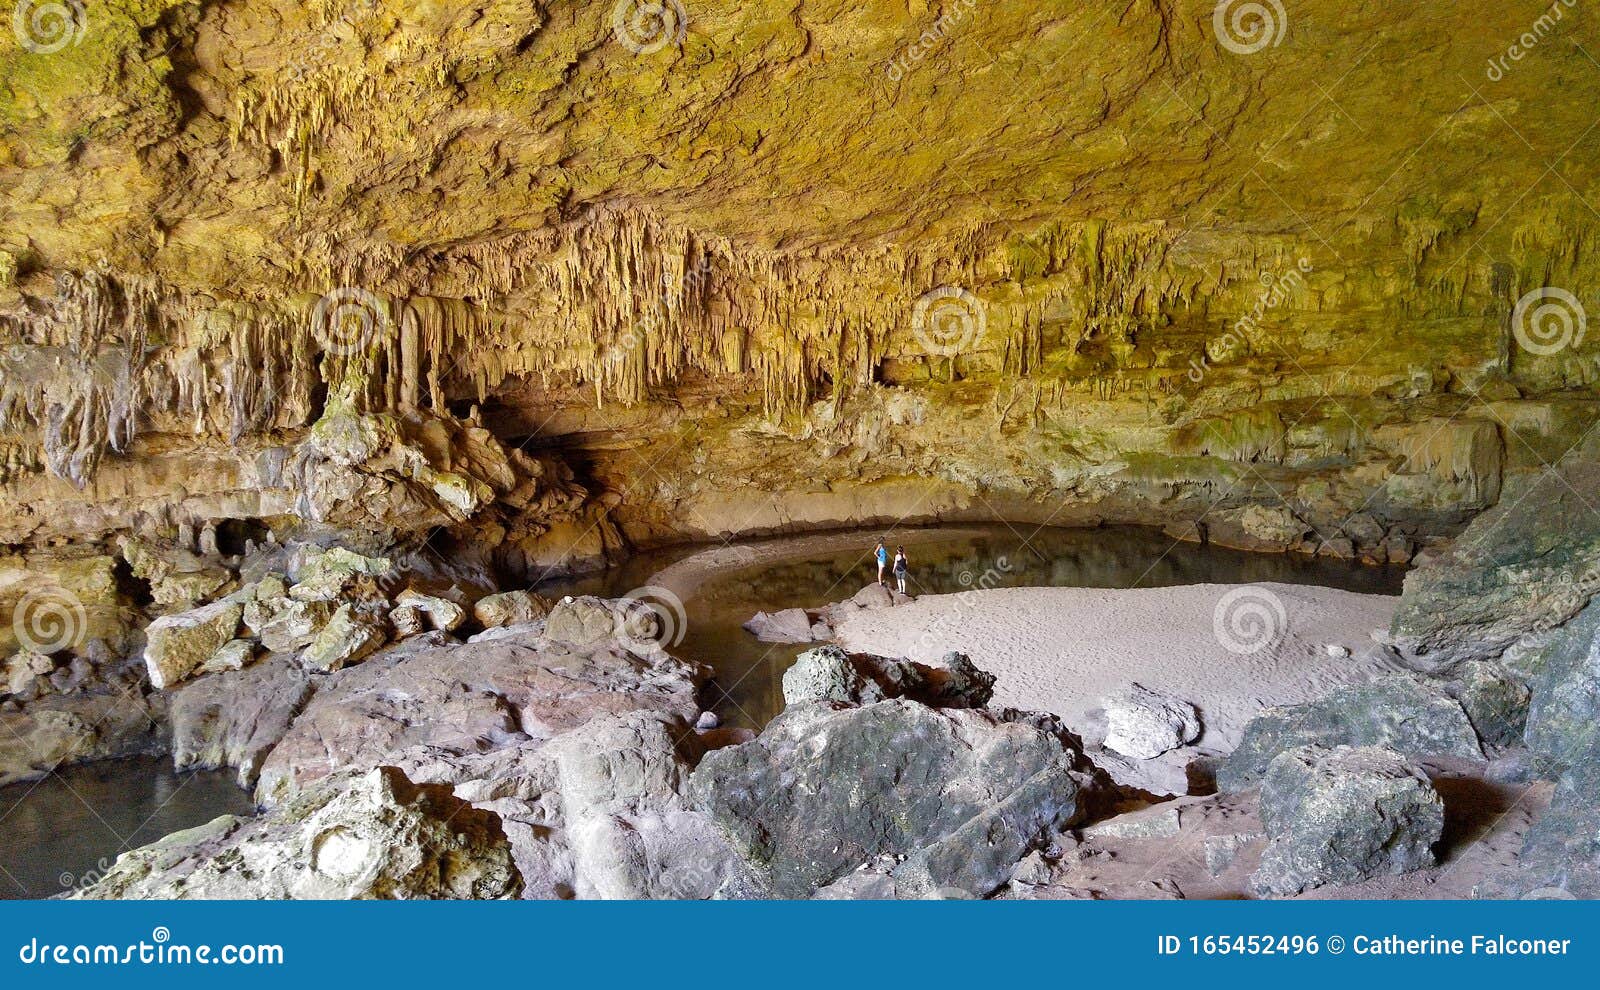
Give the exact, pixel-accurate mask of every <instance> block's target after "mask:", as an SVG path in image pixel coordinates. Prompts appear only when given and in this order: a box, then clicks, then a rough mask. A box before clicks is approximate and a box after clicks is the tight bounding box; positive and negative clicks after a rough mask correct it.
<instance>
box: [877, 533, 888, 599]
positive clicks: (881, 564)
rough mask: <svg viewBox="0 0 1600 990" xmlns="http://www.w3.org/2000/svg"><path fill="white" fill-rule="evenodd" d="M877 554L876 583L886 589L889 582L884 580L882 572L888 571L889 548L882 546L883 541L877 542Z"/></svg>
mask: <svg viewBox="0 0 1600 990" xmlns="http://www.w3.org/2000/svg"><path fill="white" fill-rule="evenodd" d="M877 553H878V583H879V584H881V585H883V586H884V587H885V588H887V587H888V586H889V582H888V581H886V580H884V572H885V571H887V570H888V569H889V548H888V547H886V546H884V545H883V541H882V540H879V541H878V551H877Z"/></svg>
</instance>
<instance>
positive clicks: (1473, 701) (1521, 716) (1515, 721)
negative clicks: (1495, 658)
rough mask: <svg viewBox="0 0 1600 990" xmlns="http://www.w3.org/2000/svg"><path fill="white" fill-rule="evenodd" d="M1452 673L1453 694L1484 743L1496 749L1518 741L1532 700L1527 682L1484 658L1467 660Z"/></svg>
mask: <svg viewBox="0 0 1600 990" xmlns="http://www.w3.org/2000/svg"><path fill="white" fill-rule="evenodd" d="M1455 673H1456V680H1455V682H1454V684H1453V685H1452V688H1453V692H1454V694H1455V698H1456V700H1457V701H1459V702H1461V707H1462V708H1463V709H1464V710H1465V711H1466V713H1467V718H1469V719H1470V720H1471V721H1472V727H1473V728H1474V729H1476V730H1477V732H1478V738H1479V739H1480V740H1482V742H1483V744H1484V746H1486V747H1490V748H1493V749H1497V750H1498V749H1504V748H1505V747H1507V746H1514V745H1516V744H1518V743H1520V742H1521V741H1522V736H1523V732H1524V731H1525V730H1526V729H1527V725H1528V705H1529V702H1530V701H1531V700H1532V693H1531V692H1530V691H1529V690H1528V685H1527V683H1526V682H1524V681H1523V680H1522V678H1520V677H1517V676H1515V675H1513V674H1510V673H1508V672H1506V671H1505V670H1504V669H1502V668H1501V667H1500V666H1499V665H1498V664H1494V663H1489V662H1487V661H1483V660H1468V661H1467V662H1465V663H1463V664H1461V666H1460V667H1458V668H1457V669H1456V672H1455Z"/></svg>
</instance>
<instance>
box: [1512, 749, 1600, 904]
mask: <svg viewBox="0 0 1600 990" xmlns="http://www.w3.org/2000/svg"><path fill="white" fill-rule="evenodd" d="M1517 866H1518V870H1517V871H1516V873H1515V874H1513V875H1512V876H1511V877H1510V878H1508V879H1509V886H1510V889H1509V891H1507V893H1510V894H1512V895H1514V896H1519V897H1546V898H1552V897H1561V898H1564V897H1581V898H1586V899H1592V898H1597V897H1600V768H1596V767H1595V765H1594V764H1593V763H1592V762H1580V763H1575V764H1573V765H1571V766H1569V767H1568V768H1567V770H1566V771H1565V772H1563V773H1562V775H1561V777H1560V779H1559V780H1557V781H1556V788H1555V792H1554V793H1553V794H1552V795H1551V797H1550V805H1549V807H1548V808H1546V809H1545V811H1544V814H1542V815H1540V816H1539V820H1538V821H1536V822H1534V824H1533V827H1532V828H1531V829H1529V830H1528V837H1527V839H1526V840H1525V841H1524V843H1523V847H1522V854H1521V855H1520V856H1518V858H1517Z"/></svg>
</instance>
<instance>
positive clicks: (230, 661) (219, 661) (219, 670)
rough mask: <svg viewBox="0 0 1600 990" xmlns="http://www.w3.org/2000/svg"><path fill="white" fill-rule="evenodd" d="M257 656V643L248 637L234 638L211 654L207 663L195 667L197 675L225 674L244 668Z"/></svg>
mask: <svg viewBox="0 0 1600 990" xmlns="http://www.w3.org/2000/svg"><path fill="white" fill-rule="evenodd" d="M255 658H256V644H255V643H254V642H252V641H250V640H248V639H233V640H229V641H228V642H226V643H223V644H222V646H221V647H220V648H219V649H218V650H217V652H215V653H213V654H211V656H210V657H209V658H208V659H207V660H206V662H205V663H203V664H201V665H200V666H199V667H197V668H195V675H196V676H202V677H203V676H204V675H206V674H223V673H227V672H228V671H231V670H243V669H244V668H245V667H247V666H249V665H250V664H251V662H253V661H254V660H255Z"/></svg>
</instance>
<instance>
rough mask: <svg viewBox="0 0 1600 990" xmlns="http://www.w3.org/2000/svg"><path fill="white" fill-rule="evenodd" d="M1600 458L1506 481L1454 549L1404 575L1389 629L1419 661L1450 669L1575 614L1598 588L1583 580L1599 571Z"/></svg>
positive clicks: (1499, 650) (1573, 461)
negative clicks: (1593, 502)
mask: <svg viewBox="0 0 1600 990" xmlns="http://www.w3.org/2000/svg"><path fill="white" fill-rule="evenodd" d="M1597 490H1600V462H1597V460H1596V459H1595V458H1593V457H1577V456H1574V457H1570V458H1567V459H1565V460H1563V461H1562V462H1561V465H1560V467H1559V468H1558V469H1557V470H1553V471H1540V472H1538V473H1537V474H1534V475H1533V476H1532V477H1530V478H1524V479H1521V480H1520V481H1519V482H1518V483H1517V484H1516V486H1515V487H1513V486H1511V485H1508V486H1507V490H1506V492H1505V496H1504V498H1503V499H1502V500H1501V502H1500V504H1499V505H1497V506H1495V507H1494V508H1492V509H1490V510H1488V511H1487V512H1484V513H1483V514H1482V515H1480V516H1478V517H1477V518H1476V519H1474V520H1473V521H1472V524H1471V525H1470V526H1468V527H1467V529H1466V530H1465V531H1464V532H1463V533H1462V534H1461V536H1460V537H1458V538H1457V539H1456V540H1455V541H1454V542H1453V543H1452V544H1451V545H1450V547H1449V548H1447V549H1445V550H1443V551H1439V552H1435V553H1431V554H1429V555H1428V557H1427V558H1426V559H1424V560H1422V561H1420V562H1419V564H1418V566H1417V568H1416V569H1415V570H1413V571H1412V572H1411V573H1410V574H1408V575H1407V576H1406V585H1405V595H1404V597H1403V599H1402V601H1401V603H1400V608H1399V611H1398V612H1396V614H1395V619H1394V625H1393V629H1392V633H1393V639H1394V643H1395V646H1396V648H1397V649H1399V650H1400V652H1401V653H1402V654H1403V655H1404V656H1405V657H1406V658H1407V659H1408V660H1409V661H1410V662H1411V663H1413V664H1414V665H1416V666H1417V667H1418V669H1423V670H1428V671H1434V672H1437V671H1445V670H1449V669H1452V668H1454V667H1455V666H1456V665H1458V664H1460V663H1463V662H1465V661H1467V660H1492V659H1495V658H1496V657H1498V656H1500V655H1501V654H1502V653H1503V652H1505V650H1506V648H1507V647H1509V646H1511V645H1512V644H1513V643H1516V642H1517V641H1518V640H1521V639H1523V638H1525V637H1527V636H1530V635H1535V634H1538V633H1540V632H1543V631H1545V630H1548V629H1552V628H1555V627H1557V626H1560V625H1561V624H1562V623H1565V622H1566V621H1567V620H1569V619H1571V618H1572V617H1573V616H1575V615H1577V614H1578V613H1579V612H1580V611H1581V610H1582V609H1583V608H1584V606H1585V605H1587V604H1588V601H1589V597H1590V595H1591V594H1593V592H1594V591H1595V590H1596V589H1595V587H1594V583H1593V582H1592V580H1591V581H1585V580H1580V578H1582V577H1584V576H1586V575H1593V574H1595V573H1597V572H1600V514H1596V513H1595V512H1594V511H1593V509H1591V508H1590V504H1589V502H1590V496H1587V495H1584V494H1580V493H1586V492H1594V491H1597Z"/></svg>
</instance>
